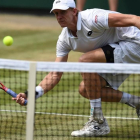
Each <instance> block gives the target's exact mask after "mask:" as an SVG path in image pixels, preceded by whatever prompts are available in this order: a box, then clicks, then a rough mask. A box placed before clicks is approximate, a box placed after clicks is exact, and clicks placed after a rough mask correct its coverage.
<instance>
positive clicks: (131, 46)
mask: <svg viewBox="0 0 140 140" xmlns="http://www.w3.org/2000/svg"><path fill="white" fill-rule="evenodd" d="M109 45H110V46H111V47H113V48H115V49H114V63H140V45H139V44H136V43H133V42H128V41H120V42H118V44H109Z"/></svg>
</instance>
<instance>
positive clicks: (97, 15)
mask: <svg viewBox="0 0 140 140" xmlns="http://www.w3.org/2000/svg"><path fill="white" fill-rule="evenodd" d="M109 13H117V12H113V11H109V10H102V9H88V10H85V11H82V12H79V14H78V22H77V37H74V36H73V35H72V33H71V31H70V30H69V29H68V28H67V27H65V28H63V30H62V32H61V34H60V36H59V39H58V41H57V51H56V55H57V57H62V56H65V55H67V54H68V53H69V52H70V51H71V50H73V51H78V52H83V53H85V52H88V51H91V50H94V49H97V48H100V47H103V46H105V45H107V44H110V45H111V46H112V47H114V48H115V47H118V44H116V43H117V42H120V41H124V40H125V41H128V42H134V43H137V44H139V45H140V30H139V29H138V28H136V27H134V26H131V27H109V25H108V15H109ZM120 47H123V46H121V45H120ZM114 56H115V55H114Z"/></svg>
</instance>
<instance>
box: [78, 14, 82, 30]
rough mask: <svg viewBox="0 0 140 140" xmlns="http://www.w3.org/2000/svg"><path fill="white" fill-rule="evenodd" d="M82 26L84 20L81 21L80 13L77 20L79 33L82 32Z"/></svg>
mask: <svg viewBox="0 0 140 140" xmlns="http://www.w3.org/2000/svg"><path fill="white" fill-rule="evenodd" d="M81 24H82V19H81V13H80V12H79V13H78V19H77V31H80V30H81Z"/></svg>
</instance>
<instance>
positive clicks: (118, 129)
mask: <svg viewBox="0 0 140 140" xmlns="http://www.w3.org/2000/svg"><path fill="white" fill-rule="evenodd" d="M2 62H3V63H2ZM5 62H6V63H5ZM11 62H12V63H11ZM17 64H18V65H17ZM25 65H26V66H25ZM0 68H1V69H0V77H1V79H0V81H1V82H3V83H4V84H5V85H6V86H7V87H8V88H10V89H12V90H13V91H15V92H17V93H19V92H24V91H25V90H26V89H27V88H28V74H29V73H28V71H29V62H27V61H14V60H13V61H11V60H2V61H1V62H0ZM49 71H59V72H64V73H63V76H62V78H61V80H60V82H59V83H58V84H57V85H56V86H55V87H54V88H53V89H52V90H51V91H49V92H48V93H47V94H45V95H43V96H42V97H40V98H38V99H37V100H36V103H35V123H34V140H45V139H47V140H55V139H57V140H58V139H59V140H68V139H83V140H84V139H86V140H88V139H93V138H92V137H81V138H74V137H72V136H71V132H72V131H74V130H79V129H81V128H82V127H83V125H84V124H85V123H86V122H87V121H88V119H89V115H90V103H89V100H88V99H86V98H84V97H83V96H81V95H80V94H79V85H80V83H81V81H82V76H81V73H84V72H86V73H87V72H90V73H91V74H92V73H95V72H98V73H99V74H100V75H102V76H103V77H104V76H105V75H106V73H107V77H109V75H111V76H110V77H109V78H108V79H107V80H108V83H109V85H113V87H114V88H117V87H118V86H119V85H120V84H121V83H122V81H124V82H123V83H122V84H121V85H120V86H119V88H118V89H119V90H120V91H123V92H127V93H130V94H132V95H136V96H140V94H139V93H140V87H139V85H140V66H139V65H137V64H129V65H121V64H116V65H112V64H106V65H104V64H80V63H68V64H66V63H62V64H58V63H49V62H48V63H45V62H38V63H37V72H36V85H38V84H39V83H40V81H41V80H42V79H43V78H44V77H45V76H46V75H47V74H48V73H49ZM114 73H115V74H117V76H116V78H114V77H115V75H114ZM119 75H120V76H119ZM128 75H129V76H128ZM104 78H106V77H104ZM91 80H92V79H91ZM112 80H114V81H113V82H112ZM96 82H97V81H96ZM96 82H95V81H94V83H96ZM108 88H109V87H108ZM0 94H1V98H0V139H18V140H20V139H25V137H26V111H27V110H26V107H23V106H22V107H21V106H20V105H19V104H16V103H15V102H14V101H12V100H11V97H9V95H7V94H6V93H5V92H4V91H2V90H0ZM106 94H107V93H106ZM106 98H110V99H112V100H113V97H112V96H107V95H106ZM102 110H103V114H104V116H105V118H106V119H107V121H108V124H109V127H110V130H111V132H110V133H109V134H108V135H105V136H103V137H95V138H94V139H103V140H110V139H113V140H117V139H118V138H119V139H120V140H121V139H123V140H126V139H139V138H140V133H139V128H140V123H139V120H138V117H137V114H136V109H135V108H132V107H130V106H128V105H125V104H123V103H120V102H102Z"/></svg>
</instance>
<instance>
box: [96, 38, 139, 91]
mask: <svg viewBox="0 0 140 140" xmlns="http://www.w3.org/2000/svg"><path fill="white" fill-rule="evenodd" d="M109 45H110V46H111V47H113V48H115V49H114V63H140V45H139V44H136V43H133V42H128V41H120V42H118V44H109ZM99 75H100V76H102V77H103V78H104V79H105V80H106V81H107V82H108V83H109V84H110V86H111V87H112V88H113V89H118V88H119V86H120V85H121V84H122V83H123V82H124V81H125V79H126V78H127V77H128V76H129V74H116V75H115V74H101V73H100V74H99Z"/></svg>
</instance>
